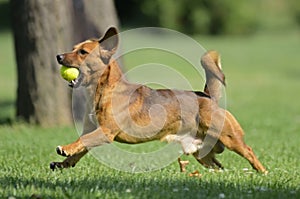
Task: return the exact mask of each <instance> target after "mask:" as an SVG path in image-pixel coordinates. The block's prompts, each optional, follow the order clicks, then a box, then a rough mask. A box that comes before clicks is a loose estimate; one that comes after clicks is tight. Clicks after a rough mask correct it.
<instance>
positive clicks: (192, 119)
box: [51, 28, 267, 172]
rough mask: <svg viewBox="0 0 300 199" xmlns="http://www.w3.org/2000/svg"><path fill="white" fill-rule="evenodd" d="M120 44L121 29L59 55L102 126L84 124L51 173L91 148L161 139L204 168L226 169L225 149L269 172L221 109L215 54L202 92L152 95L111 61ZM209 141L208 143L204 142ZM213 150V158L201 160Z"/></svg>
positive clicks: (206, 62) (208, 58) (206, 63)
mask: <svg viewBox="0 0 300 199" xmlns="http://www.w3.org/2000/svg"><path fill="white" fill-rule="evenodd" d="M117 45H118V35H117V30H116V29H115V28H110V29H109V30H108V31H107V32H106V34H105V35H104V37H103V38H101V39H100V40H87V41H85V42H82V43H80V44H77V45H76V46H75V47H74V50H73V51H72V52H70V53H65V54H62V55H58V56H57V59H58V62H59V63H60V64H62V65H65V66H68V67H75V68H78V69H79V70H80V77H79V78H78V79H79V80H78V82H79V83H78V82H71V83H70V84H71V86H73V87H78V86H84V87H85V88H86V90H87V95H88V97H89V98H90V100H89V102H88V106H90V107H92V109H88V112H87V114H89V113H90V112H92V113H94V116H95V119H96V120H97V121H98V124H99V127H95V126H93V125H92V122H91V120H90V119H86V120H85V124H84V130H83V134H82V135H81V136H80V137H79V139H78V140H77V141H75V142H74V143H71V144H69V145H65V146H59V147H57V152H58V154H60V155H63V156H66V157H67V158H66V159H65V160H64V161H63V162H53V163H51V168H52V169H55V168H56V167H58V168H67V167H70V166H74V165H75V164H76V163H77V162H78V161H79V160H80V158H81V157H82V156H83V155H85V154H86V153H87V152H88V150H89V149H91V148H93V147H96V146H99V145H102V144H104V143H111V142H113V141H117V142H123V143H130V144H135V143H142V142H147V141H150V140H162V141H168V142H172V141H173V142H179V143H180V144H181V145H182V148H183V151H184V152H185V153H186V154H193V155H194V157H195V158H196V159H197V160H198V162H200V163H201V164H202V165H204V166H205V167H209V168H223V167H222V165H221V163H220V162H218V161H217V159H216V158H215V154H216V153H221V152H223V150H224V146H225V147H226V148H228V149H230V150H232V151H234V152H236V153H237V154H239V155H241V156H242V157H244V158H246V159H247V160H248V161H249V163H250V164H251V165H252V167H253V168H254V169H256V170H257V171H260V172H267V171H266V169H265V168H264V167H263V166H262V164H261V163H260V162H259V160H258V159H257V158H256V156H255V155H254V153H253V151H252V149H251V148H250V147H249V146H247V145H246V144H245V143H244V141H243V135H244V132H243V130H242V128H241V127H240V125H239V123H238V122H237V121H236V119H235V118H234V117H233V116H232V114H230V113H229V112H228V111H227V110H224V109H222V108H220V107H219V106H218V100H219V98H220V97H221V86H222V84H224V85H225V76H224V74H223V72H222V70H221V63H220V56H219V54H218V53H217V52H216V51H209V52H207V53H206V54H205V55H204V56H203V57H202V59H201V63H202V66H203V68H204V69H205V72H206V85H205V89H204V93H201V92H192V91H179V90H169V89H160V90H154V89H151V88H149V87H147V86H145V85H139V84H132V83H129V82H128V81H126V79H124V77H123V74H122V72H121V70H120V68H119V66H118V64H117V62H116V61H115V60H113V59H111V56H112V55H113V54H114V53H115V51H116V49H117ZM76 81H77V80H76ZM86 118H88V117H86ZM206 137H207V138H210V139H208V141H207V142H204V139H205V138H206ZM216 139H217V141H216ZM209 140H210V141H211V142H210V141H209ZM214 141H215V142H214ZM209 147H210V149H211V150H210V149H209V151H208V152H209V153H207V154H205V155H204V156H201V153H202V152H203V151H204V149H205V148H209Z"/></svg>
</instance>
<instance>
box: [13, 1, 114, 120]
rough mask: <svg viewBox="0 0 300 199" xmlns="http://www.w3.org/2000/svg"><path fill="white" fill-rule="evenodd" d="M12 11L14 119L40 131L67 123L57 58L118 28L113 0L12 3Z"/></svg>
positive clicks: (68, 108)
mask: <svg viewBox="0 0 300 199" xmlns="http://www.w3.org/2000/svg"><path fill="white" fill-rule="evenodd" d="M11 9H12V12H11V13H12V24H13V31H14V40H15V51H16V59H17V71H18V72H17V75H18V89H17V103H16V106H17V113H16V114H17V117H18V118H22V119H23V120H24V121H27V122H29V123H33V124H40V125H42V126H53V125H61V124H71V123H72V121H73V119H72V114H71V98H70V89H69V88H68V87H67V84H66V82H65V81H64V80H63V79H62V78H61V77H60V75H59V65H58V64H57V62H56V59H55V55H56V54H58V53H61V52H65V51H70V50H71V49H72V46H73V45H74V44H75V42H77V41H79V40H83V39H87V38H89V37H91V36H93V37H100V34H101V33H102V32H103V31H104V30H105V29H106V28H107V27H108V26H109V25H117V22H116V21H117V20H116V14H115V10H114V4H113V1H112V0H73V1H61V0H51V1H49V0H22V1H19V0H11ZM80 20H81V21H80ZM99 33H100V34H99Z"/></svg>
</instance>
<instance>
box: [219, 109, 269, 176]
mask: <svg viewBox="0 0 300 199" xmlns="http://www.w3.org/2000/svg"><path fill="white" fill-rule="evenodd" d="M243 137H244V132H243V129H242V128H241V126H240V125H239V123H238V122H237V121H236V119H235V118H234V117H233V115H231V114H230V113H229V112H228V111H226V114H225V120H224V126H223V128H222V130H221V133H220V137H219V140H220V141H221V142H222V143H223V144H224V146H225V147H226V148H228V149H229V150H232V151H234V152H236V153H237V154H239V155H241V156H242V157H244V158H245V159H247V160H248V162H249V163H250V164H251V166H252V167H253V168H254V169H255V170H257V171H259V172H262V173H267V170H266V169H265V167H264V166H263V165H262V164H261V163H260V161H259V160H258V159H257V157H256V156H255V154H254V152H253V151H252V149H251V147H249V146H248V145H246V143H245V142H244V140H243Z"/></svg>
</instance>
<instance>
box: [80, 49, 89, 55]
mask: <svg viewBox="0 0 300 199" xmlns="http://www.w3.org/2000/svg"><path fill="white" fill-rule="evenodd" d="M78 52H79V54H81V55H85V54H88V52H87V51H85V50H83V49H80V50H79V51H78Z"/></svg>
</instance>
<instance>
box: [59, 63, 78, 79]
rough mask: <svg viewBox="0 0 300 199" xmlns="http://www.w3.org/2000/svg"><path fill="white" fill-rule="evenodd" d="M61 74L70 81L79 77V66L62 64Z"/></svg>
mask: <svg viewBox="0 0 300 199" xmlns="http://www.w3.org/2000/svg"><path fill="white" fill-rule="evenodd" d="M60 75H61V76H62V78H64V79H65V80H67V81H68V82H70V81H72V80H74V79H76V78H77V77H78V75H79V70H78V69H77V68H70V67H66V66H61V68H60Z"/></svg>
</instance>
